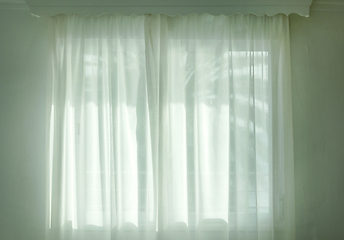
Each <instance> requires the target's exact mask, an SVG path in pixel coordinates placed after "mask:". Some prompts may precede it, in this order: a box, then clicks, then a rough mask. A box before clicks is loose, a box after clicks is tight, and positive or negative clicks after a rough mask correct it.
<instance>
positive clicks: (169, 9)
mask: <svg viewBox="0 0 344 240" xmlns="http://www.w3.org/2000/svg"><path fill="white" fill-rule="evenodd" d="M26 3H27V4H28V5H29V7H30V11H31V13H33V14H35V15H39V16H55V15H58V14H67V15H69V14H79V15H101V14H115V13H121V14H124V15H132V14H134V15H143V14H154V15H155V14H166V15H169V16H174V15H177V14H180V15H187V14H190V13H197V14H202V13H209V14H213V15H221V14H224V15H232V14H238V13H239V14H244V15H246V14H254V15H257V16H263V15H268V16H273V15H276V14H285V15H289V14H292V13H297V14H299V15H301V16H308V15H309V9H310V5H311V3H312V0H250V1H247V0H244V1H241V0H227V1H223V0H198V1H194V0H147V1H140V0H132V1H130V2H128V1H126V0H117V1H111V0H89V1H83V0H26Z"/></svg>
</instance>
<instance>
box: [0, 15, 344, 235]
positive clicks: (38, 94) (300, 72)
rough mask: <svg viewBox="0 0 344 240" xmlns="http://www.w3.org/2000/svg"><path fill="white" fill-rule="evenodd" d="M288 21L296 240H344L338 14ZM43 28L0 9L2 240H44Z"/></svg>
mask: <svg viewBox="0 0 344 240" xmlns="http://www.w3.org/2000/svg"><path fill="white" fill-rule="evenodd" d="M290 19H291V50H292V77H293V80H292V84H293V108H294V110H293V114H294V116H293V118H294V141H295V142H294V143H295V185H296V186H295V188H296V231H297V232H296V233H297V239H298V240H306V239H318V240H320V239H333V240H337V239H338V240H339V239H344V207H343V205H344V127H343V124H344V13H343V12H335V13H331V12H311V16H310V17H309V18H303V17H299V16H296V15H293V16H291V18H290ZM46 28H47V26H46V25H42V23H40V21H38V19H37V18H35V17H32V16H31V15H30V14H29V13H28V11H24V10H8V9H0V31H1V34H0V240H43V239H44V217H45V216H44V214H45V213H44V210H45V207H44V204H45V200H44V199H45V195H44V184H45V183H44V180H45V155H44V150H45V107H46V105H45V101H46V94H45V89H46V69H45V66H46V65H45V63H46V60H45V59H46V57H47V56H46V53H45V52H46V51H45V49H46V40H47V34H46V30H45V29H46Z"/></svg>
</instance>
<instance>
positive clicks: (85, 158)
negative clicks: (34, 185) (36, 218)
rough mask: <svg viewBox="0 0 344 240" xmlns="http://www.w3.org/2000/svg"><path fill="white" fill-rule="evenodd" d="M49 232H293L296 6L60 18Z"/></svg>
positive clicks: (63, 235)
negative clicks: (291, 15) (291, 9)
mask: <svg viewBox="0 0 344 240" xmlns="http://www.w3.org/2000/svg"><path fill="white" fill-rule="evenodd" d="M51 50H52V61H51V63H52V64H51V65H52V80H51V87H50V95H49V96H51V99H50V106H51V108H50V113H49V144H48V156H49V167H48V169H49V171H48V172H49V174H48V176H49V177H48V204H47V206H48V217H47V236H48V239H50V240H91V239H92V240H95V239H96V240H110V239H116V240H117V239H121V240H136V239H137V240H139V239H140V240H143V239H146V240H155V239H156V240H174V239H178V240H191V239H195V240H213V239H216V240H229V239H237V240H239V239H243V240H244V239H245V240H246V239H250V240H251V239H259V240H265V239H266V240H269V239H285V240H292V239H294V193H293V192H294V191H293V185H294V183H293V147H292V146H293V145H292V124H291V95H290V56H289V26H288V17H286V16H285V15H277V16H274V17H267V16H265V17H257V16H253V15H246V16H243V15H232V16H223V15H221V16H212V15H209V14H203V15H196V14H191V15H188V16H174V17H169V16H165V15H157V16H151V15H147V16H134V15H133V16H123V15H102V16H99V17H80V16H76V15H73V16H64V15H59V16H56V17H53V18H52V44H51Z"/></svg>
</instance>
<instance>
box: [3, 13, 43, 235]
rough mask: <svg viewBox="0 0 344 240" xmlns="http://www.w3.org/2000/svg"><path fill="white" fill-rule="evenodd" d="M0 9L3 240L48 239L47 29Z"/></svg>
mask: <svg viewBox="0 0 344 240" xmlns="http://www.w3.org/2000/svg"><path fill="white" fill-rule="evenodd" d="M44 29H46V27H45V26H42V24H41V23H40V22H39V21H38V19H37V18H35V17H32V16H31V14H30V13H29V12H28V11H24V10H8V9H0V240H43V239H44V223H45V216H44V214H45V213H44V206H45V200H44V198H45V197H44V196H45V195H44V194H45V191H44V186H45V183H44V181H45V158H44V154H45V153H44V151H45V108H46V104H45V102H46V94H45V91H46V67H45V66H46V64H45V62H46V51H45V49H46V43H45V42H46V35H45V32H44V31H46V30H44Z"/></svg>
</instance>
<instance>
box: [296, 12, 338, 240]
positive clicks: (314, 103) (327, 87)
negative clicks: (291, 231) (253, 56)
mask: <svg viewBox="0 0 344 240" xmlns="http://www.w3.org/2000/svg"><path fill="white" fill-rule="evenodd" d="M290 23H291V24H290V26H291V57H292V85H293V86H292V91H293V122H294V149H295V152H294V155H295V198H296V199H295V203H296V237H297V239H298V240H307V239H312V240H313V239H314V240H315V239H318V240H320V239H331V240H332V239H333V240H337V239H338V240H339V239H344V227H343V226H344V204H343V203H344V12H336V11H333V12H326V11H323V12H321V11H314V12H311V14H310V17H309V18H302V17H299V16H294V15H293V16H291V18H290Z"/></svg>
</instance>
